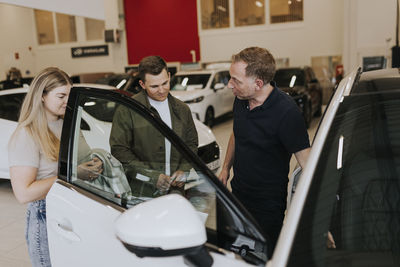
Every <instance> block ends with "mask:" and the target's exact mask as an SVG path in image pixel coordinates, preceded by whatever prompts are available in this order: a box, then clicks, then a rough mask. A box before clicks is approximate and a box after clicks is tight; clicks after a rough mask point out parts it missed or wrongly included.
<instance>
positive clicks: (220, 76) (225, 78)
mask: <svg viewBox="0 0 400 267" xmlns="http://www.w3.org/2000/svg"><path fill="white" fill-rule="evenodd" d="M229 79H230V76H229V72H227V71H221V72H217V73H216V74H215V76H214V79H213V82H212V85H211V88H214V86H215V85H216V84H217V83H223V84H225V85H227V84H228V82H229Z"/></svg>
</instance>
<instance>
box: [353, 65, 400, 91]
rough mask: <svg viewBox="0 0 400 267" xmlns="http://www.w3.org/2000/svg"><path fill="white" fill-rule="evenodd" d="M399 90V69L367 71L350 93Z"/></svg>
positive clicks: (362, 74)
mask: <svg viewBox="0 0 400 267" xmlns="http://www.w3.org/2000/svg"><path fill="white" fill-rule="evenodd" d="M397 90H398V91H400V69H397V68H396V69H383V70H375V71H367V72H363V73H361V76H360V78H359V80H358V82H357V84H355V86H354V87H353V89H352V90H351V93H350V95H356V94H363V93H382V92H393V91H397Z"/></svg>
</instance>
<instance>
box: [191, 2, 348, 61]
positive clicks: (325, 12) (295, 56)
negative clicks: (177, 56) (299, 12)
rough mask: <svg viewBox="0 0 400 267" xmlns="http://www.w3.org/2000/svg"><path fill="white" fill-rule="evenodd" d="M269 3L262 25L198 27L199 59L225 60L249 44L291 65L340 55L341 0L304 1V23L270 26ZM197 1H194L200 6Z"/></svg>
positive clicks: (341, 48) (341, 28) (341, 36)
mask: <svg viewBox="0 0 400 267" xmlns="http://www.w3.org/2000/svg"><path fill="white" fill-rule="evenodd" d="M346 1H347V0H346ZM268 2H269V1H265V5H264V8H265V14H266V24H265V25H257V26H242V27H233V26H232V25H233V23H230V28H227V29H212V30H202V29H201V27H199V34H200V51H201V55H202V61H204V62H208V61H215V60H227V59H229V58H230V57H231V55H232V54H233V53H236V52H238V51H240V50H241V49H243V48H245V47H248V46H261V47H266V48H268V49H269V50H270V51H271V52H272V54H273V55H274V56H275V57H276V58H289V59H290V60H289V64H290V65H291V66H299V65H310V64H311V57H312V56H335V55H341V54H342V50H343V3H344V0H305V1H303V2H304V3H303V10H304V21H303V22H291V23H279V24H273V25H272V24H270V23H269V16H268V14H269V3H268ZM200 3H201V0H197V6H198V8H199V9H200V6H201V4H200ZM233 3H234V1H233V0H231V1H230V2H229V4H230V5H229V6H230V9H231V12H230V14H233V13H234V9H233V7H232V6H233ZM231 16H232V15H231ZM198 17H200V16H198ZM231 21H232V20H231ZM199 25H201V23H200V22H199Z"/></svg>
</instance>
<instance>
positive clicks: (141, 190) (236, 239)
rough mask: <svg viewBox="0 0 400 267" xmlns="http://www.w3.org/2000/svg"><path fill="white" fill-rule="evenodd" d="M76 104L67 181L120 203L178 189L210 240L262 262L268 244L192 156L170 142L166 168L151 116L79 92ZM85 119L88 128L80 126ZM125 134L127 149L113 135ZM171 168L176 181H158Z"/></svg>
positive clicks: (126, 204) (159, 136)
mask: <svg viewBox="0 0 400 267" xmlns="http://www.w3.org/2000/svg"><path fill="white" fill-rule="evenodd" d="M78 103H79V105H78V106H77V108H76V109H75V110H76V118H75V120H74V121H75V127H74V128H75V132H74V142H73V151H72V153H71V154H72V166H71V167H72V168H71V169H72V175H71V176H70V182H71V183H73V184H75V185H77V186H79V187H81V188H83V189H85V190H87V191H90V192H91V193H93V194H96V195H98V196H100V197H101V198H103V199H105V200H107V201H111V202H113V203H115V204H117V205H119V206H121V207H123V208H130V207H132V206H135V205H137V204H139V203H142V202H145V201H148V200H151V199H154V198H157V197H159V196H163V195H165V194H172V193H177V194H181V195H183V196H184V197H185V198H186V199H187V200H188V201H189V202H190V203H191V204H192V205H193V207H194V208H195V209H196V210H197V212H198V215H199V217H200V218H201V219H202V220H203V222H204V224H205V226H206V229H207V238H208V242H209V243H211V244H214V245H217V246H219V247H222V248H225V249H227V250H231V251H233V252H235V253H237V254H238V255H242V256H243V257H244V258H245V259H246V260H247V261H249V262H253V263H262V264H265V262H266V259H267V258H266V244H265V240H264V239H263V237H260V233H259V232H257V230H255V229H254V226H250V224H249V222H248V221H247V218H245V219H243V217H240V216H239V215H238V214H237V208H235V207H234V206H232V204H230V205H227V204H226V203H224V202H223V201H222V200H221V199H220V198H219V197H217V193H216V192H217V191H216V188H215V185H214V184H212V183H210V182H209V177H208V176H207V175H206V174H205V173H204V172H203V171H202V170H201V168H200V167H198V166H197V165H196V164H195V163H193V162H192V161H191V160H190V159H187V158H186V157H184V156H182V153H181V152H180V149H179V148H177V147H176V146H175V145H174V144H173V143H172V142H171V150H170V153H171V154H170V165H169V167H170V171H169V173H168V172H167V171H166V169H167V165H166V161H165V147H164V144H165V137H164V134H163V133H162V132H161V131H159V130H158V129H157V128H156V127H155V126H154V125H153V123H152V122H151V121H150V119H147V118H146V117H144V116H142V115H141V114H140V113H139V112H137V111H135V110H134V109H132V108H130V107H128V106H125V105H124V104H121V103H117V102H114V101H112V100H108V99H103V98H101V97H89V96H85V95H82V96H80V98H79V100H78ZM87 103H90V105H87ZM92 103H102V106H108V107H114V110H111V108H109V109H108V111H109V112H110V113H112V114H114V116H113V118H112V120H111V121H108V120H98V119H95V118H94V117H92V116H91V114H89V113H88V112H86V107H87V106H90V107H93V105H92ZM99 107H100V106H99ZM104 117H105V118H106V117H108V115H105V116H104ZM83 120H84V121H85V122H86V123H87V124H88V125H89V127H90V130H83V129H81V125H80V124H81V123H82V121H83ZM121 123H122V124H121ZM128 123H133V125H135V127H134V130H133V131H132V130H131V131H115V129H118V127H117V126H115V125H117V124H118V125H126V124H128ZM113 127H117V128H114V129H113ZM122 129H123V127H122ZM126 136H129V138H130V137H134V138H132V139H130V141H129V142H128V143H130V146H131V147H133V148H132V149H127V147H126V144H127V143H124V142H121V143H120V144H118V145H116V142H115V140H116V139H121V138H122V137H126ZM110 140H113V141H112V142H110ZM110 144H111V145H112V146H111V145H110ZM99 160H100V161H101V164H102V166H101V169H102V172H101V174H100V175H97V174H96V173H95V172H94V170H93V168H92V167H93V166H95V164H96V162H98V161H99ZM175 173H176V174H178V175H176V176H175V177H176V178H174V180H175V181H176V183H174V184H171V186H170V187H169V189H165V188H163V187H162V186H159V184H158V181H159V178H160V175H170V176H171V175H172V176H173V175H174V174H175ZM217 213H218V216H217ZM182 219H184V218H182Z"/></svg>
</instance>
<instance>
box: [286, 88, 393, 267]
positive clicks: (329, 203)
mask: <svg viewBox="0 0 400 267" xmlns="http://www.w3.org/2000/svg"><path fill="white" fill-rule="evenodd" d="M399 121H400V94H399V93H381V94H371V93H366V94H362V95H356V96H348V97H345V98H344V100H343V101H342V102H341V104H340V106H339V109H338V111H337V113H336V115H335V118H334V120H333V122H332V125H331V127H330V129H329V134H328V136H327V138H326V139H325V144H324V147H323V149H322V152H321V154H320V157H319V160H318V162H317V166H316V169H315V172H314V174H313V177H312V184H311V187H310V190H309V194H308V197H307V200H306V204H305V206H304V208H303V210H304V212H303V214H302V218H301V221H300V224H299V228H298V230H297V234H296V238H295V243H294V245H293V252H292V256H291V260H290V263H289V265H288V266H339V265H341V264H339V263H342V264H344V263H345V262H346V264H344V265H347V263H351V266H360V267H361V266H398V264H399V261H398V259H399V257H400V235H399V229H400V228H399V227H400V224H399V222H400V220H399V218H400V217H399V214H400V197H399V192H400V124H399ZM301 179H303V178H301ZM328 235H331V236H332V237H333V240H334V242H335V247H334V248H333V247H328V246H327V236H328ZM335 263H336V264H338V265H335Z"/></svg>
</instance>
